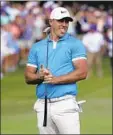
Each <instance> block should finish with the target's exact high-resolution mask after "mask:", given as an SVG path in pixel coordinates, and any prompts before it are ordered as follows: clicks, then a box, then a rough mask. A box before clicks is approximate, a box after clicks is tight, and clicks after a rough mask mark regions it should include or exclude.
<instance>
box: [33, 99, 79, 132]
mask: <svg viewBox="0 0 113 135" xmlns="http://www.w3.org/2000/svg"><path fill="white" fill-rule="evenodd" d="M34 110H35V111H36V113H37V123H38V124H37V126H38V129H39V132H40V134H80V121H79V106H78V104H77V102H76V100H75V97H71V98H68V99H64V100H61V101H57V102H53V103H48V110H47V111H48V112H47V126H46V127H43V119H44V100H41V99H38V100H37V101H36V102H35V104H34Z"/></svg>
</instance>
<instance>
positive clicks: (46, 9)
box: [0, 1, 113, 78]
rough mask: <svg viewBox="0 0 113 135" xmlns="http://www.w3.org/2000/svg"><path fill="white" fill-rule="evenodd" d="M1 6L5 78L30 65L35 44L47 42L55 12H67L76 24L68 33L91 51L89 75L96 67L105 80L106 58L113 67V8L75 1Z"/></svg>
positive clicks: (4, 4)
mask: <svg viewBox="0 0 113 135" xmlns="http://www.w3.org/2000/svg"><path fill="white" fill-rule="evenodd" d="M70 3H71V4H65V2H61V1H55V2H54V1H45V2H43V4H42V3H41V2H38V1H37V2H21V3H18V2H8V1H3V2H1V10H0V14H1V25H0V26H1V52H0V53H1V78H3V76H4V75H5V73H7V72H14V71H16V70H17V68H18V67H19V66H21V65H24V64H26V60H27V55H28V52H29V49H30V48H31V46H32V45H33V43H35V42H37V41H39V40H41V39H43V38H44V35H43V31H44V29H45V28H46V27H48V26H49V24H48V18H49V15H50V12H51V10H52V9H54V8H55V7H58V6H63V7H65V8H67V9H68V10H69V12H70V14H71V16H72V17H73V19H74V21H73V22H71V23H70V24H69V29H68V32H69V33H70V34H72V35H73V36H77V37H79V38H80V39H81V40H82V41H83V43H84V45H85V47H86V50H87V54H88V65H89V74H88V76H90V75H91V73H92V71H91V70H92V68H93V66H94V65H96V66H97V67H96V69H97V75H98V76H99V77H102V76H103V72H102V58H103V57H104V56H107V57H109V59H110V62H111V63H110V64H111V65H108V66H111V68H112V67H113V54H112V41H113V39H112V23H113V22H112V16H113V11H112V8H108V9H105V7H104V6H103V5H100V6H98V7H94V6H89V5H87V4H81V3H79V2H74V1H71V2H70Z"/></svg>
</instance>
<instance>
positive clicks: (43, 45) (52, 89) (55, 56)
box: [27, 33, 86, 98]
mask: <svg viewBox="0 0 113 135" xmlns="http://www.w3.org/2000/svg"><path fill="white" fill-rule="evenodd" d="M53 43H54V42H53V41H52V40H51V39H50V35H49V36H48V37H47V38H45V39H43V40H41V41H39V42H37V43H35V44H34V45H33V46H32V48H31V50H30V52H29V56H28V62H27V65H30V66H34V67H36V68H40V66H41V65H42V64H43V65H44V66H46V57H47V46H48V68H49V70H50V72H51V73H52V74H53V76H61V75H65V74H68V73H70V72H72V71H73V70H76V68H74V66H73V64H72V62H73V61H74V60H77V59H86V50H85V47H84V45H83V43H82V42H81V41H80V40H78V39H76V38H75V37H73V36H71V35H70V34H68V33H66V34H65V35H64V36H63V37H62V38H61V39H59V41H58V42H57V43H56V46H55V44H53ZM45 85H47V86H46V87H47V97H48V98H56V97H61V96H65V95H76V94H77V84H76V83H68V84H55V85H54V84H43V83H42V84H40V85H39V86H38V85H37V87H36V95H37V97H38V98H44V96H45Z"/></svg>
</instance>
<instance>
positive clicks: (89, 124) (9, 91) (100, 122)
mask: <svg viewBox="0 0 113 135" xmlns="http://www.w3.org/2000/svg"><path fill="white" fill-rule="evenodd" d="M103 68H104V77H103V78H98V77H96V75H95V72H94V75H93V76H92V77H91V78H90V79H87V80H85V81H81V82H79V83H78V88H79V93H78V97H77V99H78V100H83V99H85V100H86V103H85V104H83V112H82V113H80V120H81V133H82V134H112V76H111V72H110V65H109V61H108V59H107V58H104V63H103ZM35 101H36V95H35V86H32V85H27V84H25V81H24V68H22V67H21V68H20V69H18V70H17V72H15V73H8V74H7V75H6V76H5V77H4V78H3V79H2V81H1V134H37V133H38V129H37V126H36V125H37V121H36V114H35V112H34V110H33V105H34V102H35Z"/></svg>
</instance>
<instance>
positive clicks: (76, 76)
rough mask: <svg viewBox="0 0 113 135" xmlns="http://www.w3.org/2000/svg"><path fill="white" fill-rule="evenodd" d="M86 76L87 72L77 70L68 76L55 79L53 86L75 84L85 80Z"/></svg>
mask: <svg viewBox="0 0 113 135" xmlns="http://www.w3.org/2000/svg"><path fill="white" fill-rule="evenodd" d="M86 76H87V72H85V71H79V70H77V71H73V72H71V73H69V74H66V75H62V76H58V77H53V79H52V83H53V84H66V83H75V82H78V81H80V80H83V79H85V78H86Z"/></svg>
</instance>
